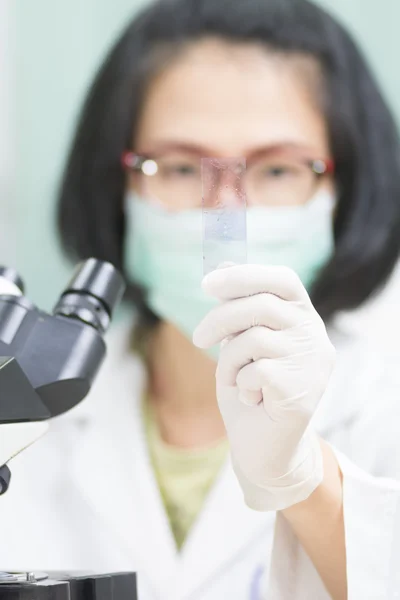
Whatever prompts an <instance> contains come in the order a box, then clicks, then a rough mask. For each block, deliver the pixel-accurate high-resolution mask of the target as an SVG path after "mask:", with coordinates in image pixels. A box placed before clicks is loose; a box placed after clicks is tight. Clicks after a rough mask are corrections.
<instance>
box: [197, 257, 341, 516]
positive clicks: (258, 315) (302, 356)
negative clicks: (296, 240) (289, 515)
mask: <svg viewBox="0 0 400 600" xmlns="http://www.w3.org/2000/svg"><path fill="white" fill-rule="evenodd" d="M203 289H204V290H205V292H206V293H208V294H209V295H211V296H214V297H216V298H218V299H219V300H220V301H221V304H220V305H219V306H217V307H216V308H214V309H213V310H212V311H211V312H210V313H209V314H208V315H207V316H206V318H205V319H204V320H203V321H202V322H201V323H200V325H199V326H198V327H197V329H196V331H195V332H194V336H193V342H194V344H195V345H196V346H198V347H200V348H204V349H205V348H211V347H212V346H214V345H215V344H217V343H220V342H221V343H222V344H221V351H220V356H219V361H218V367H217V372H216V382H217V398H218V403H219V408H220V410H221V413H222V417H223V419H224V423H225V427H226V430H227V435H228V438H229V441H230V446H231V454H232V461H233V466H234V469H235V473H236V475H237V477H238V479H239V483H240V485H241V487H242V489H243V492H244V496H245V501H246V503H247V504H248V506H250V508H253V509H255V510H265V511H268V510H273V511H277V510H283V509H285V508H288V507H289V506H292V505H293V504H297V503H298V502H301V501H303V500H305V499H306V498H308V496H310V495H311V493H312V492H313V491H314V490H315V489H316V488H317V487H318V485H319V484H320V483H321V481H322V478H323V466H322V454H321V448H320V444H319V440H318V438H317V436H316V435H315V434H314V433H313V432H312V431H311V430H310V427H309V423H310V419H311V417H312V416H313V413H314V411H315V409H316V407H317V405H318V403H319V401H320V399H321V397H322V395H323V394H324V392H325V389H326V387H327V384H328V381H329V378H330V375H331V372H332V370H333V366H334V357H335V351H334V348H333V346H332V344H331V342H330V341H329V338H328V336H327V333H326V329H325V325H324V323H323V321H322V319H321V318H320V316H319V315H318V313H317V312H316V310H315V309H314V307H313V305H312V303H311V300H310V298H309V296H308V294H307V292H306V290H305V288H304V287H303V285H302V283H301V281H300V279H299V278H298V276H297V275H296V274H295V273H294V272H293V271H291V270H290V269H287V268H285V267H264V266H259V265H241V266H232V267H228V268H223V269H218V270H216V271H214V272H212V273H210V274H209V275H208V276H207V277H205V278H204V281H203Z"/></svg>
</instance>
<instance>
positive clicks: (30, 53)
mask: <svg viewBox="0 0 400 600" xmlns="http://www.w3.org/2000/svg"><path fill="white" fill-rule="evenodd" d="M1 1H2V0H0V2H1ZM143 4H144V0H14V10H15V12H14V19H15V23H16V31H17V53H16V61H17V62H16V72H17V111H16V112H17V115H16V116H17V125H18V127H17V130H18V131H17V137H18V142H17V143H18V156H17V158H18V181H17V211H18V224H17V229H18V238H19V243H18V259H17V263H18V265H17V266H18V268H19V270H20V272H21V273H22V275H23V278H24V279H25V281H26V283H27V286H28V292H29V295H30V296H31V297H32V298H33V299H34V300H35V301H36V302H38V303H39V304H40V305H41V306H43V308H50V305H52V304H53V301H54V299H55V297H56V294H57V293H58V291H59V290H60V289H61V288H62V286H63V285H64V283H66V278H67V280H68V278H69V276H70V272H71V266H70V265H66V263H65V261H64V260H63V258H62V256H61V253H60V250H59V248H58V244H57V241H56V235H55V231H54V225H53V223H54V196H55V190H56V186H57V182H58V177H59V173H60V167H61V165H62V163H63V159H64V155H65V152H66V149H67V147H68V144H69V141H70V136H71V130H72V125H73V122H74V119H75V117H76V115H77V111H78V107H79V104H80V102H81V99H82V97H83V94H84V92H85V89H86V87H87V84H88V82H89V80H90V79H91V76H92V74H93V71H94V69H95V68H96V67H97V65H98V63H99V61H100V60H101V57H102V56H103V54H104V52H105V51H106V48H107V47H108V46H109V44H110V43H111V42H112V40H113V39H114V38H115V36H116V35H117V32H118V31H119V30H120V29H121V27H123V25H124V23H125V22H126V20H127V19H128V18H129V17H130V16H131V15H132V14H133V13H134V12H135V11H136V10H137V8H138V7H140V6H141V5H143Z"/></svg>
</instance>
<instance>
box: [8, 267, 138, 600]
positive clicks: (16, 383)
mask: <svg viewBox="0 0 400 600" xmlns="http://www.w3.org/2000/svg"><path fill="white" fill-rule="evenodd" d="M0 279H3V280H5V281H6V282H9V283H10V284H11V285H12V286H13V287H14V288H15V289H17V290H19V292H20V293H19V295H18V294H10V295H8V294H7V293H6V294H1V292H0V435H1V429H2V425H11V424H17V423H19V424H24V423H25V424H29V423H32V422H40V421H45V420H48V419H51V418H52V417H56V416H59V415H61V414H63V413H65V412H67V411H68V410H70V409H71V408H73V407H74V406H76V405H77V404H79V403H80V402H81V401H82V400H83V399H84V398H85V396H86V395H87V394H88V392H89V391H90V389H91V386H92V383H93V382H94V379H95V377H96V375H97V373H98V371H99V369H100V367H101V364H102V362H103V359H104V357H105V353H106V346H105V342H104V339H103V336H104V334H105V333H106V331H107V329H108V327H109V324H110V322H111V318H112V314H113V310H114V308H115V307H116V306H117V304H118V303H119V301H120V300H121V298H122V295H123V293H124V290H125V284H124V282H123V279H122V277H121V275H120V274H119V272H118V271H117V270H116V269H115V268H114V267H113V266H112V265H111V264H109V263H104V262H101V261H98V260H95V259H88V260H87V261H85V262H83V263H82V264H81V265H79V266H78V268H77V271H76V273H75V275H74V277H73V278H72V280H71V282H70V284H69V285H68V287H67V288H66V290H65V291H64V292H63V293H62V294H61V296H60V298H59V300H58V302H57V304H56V306H55V308H54V310H53V312H52V314H48V313H46V312H44V311H41V310H39V309H38V308H37V307H36V306H34V305H33V304H32V303H31V302H30V300H28V298H27V297H26V296H24V295H23V283H22V281H21V280H20V278H19V276H18V275H17V273H16V272H15V271H13V270H11V269H8V268H0ZM10 429H11V430H12V428H9V429H8V431H9V430H10ZM20 450H21V451H22V450H23V448H20ZM9 458H12V457H9ZM7 460H8V459H7ZM40 467H41V465H38V469H40ZM10 480H11V473H10V469H9V467H8V465H7V464H3V465H2V464H0V496H1V494H4V493H5V492H6V491H7V489H8V487H9V485H10ZM11 483H12V482H11ZM0 526H1V498H0ZM5 543H6V541H5ZM0 600H137V593H136V576H135V574H134V573H117V574H104V575H93V574H86V575H85V574H79V573H78V574H68V573H58V574H54V573H53V574H52V573H48V574H42V573H26V572H15V573H2V572H0Z"/></svg>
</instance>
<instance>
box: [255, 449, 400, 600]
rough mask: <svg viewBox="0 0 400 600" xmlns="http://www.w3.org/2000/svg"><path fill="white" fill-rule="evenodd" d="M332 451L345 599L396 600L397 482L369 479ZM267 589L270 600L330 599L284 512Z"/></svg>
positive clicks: (399, 585) (399, 579) (399, 580)
mask: <svg viewBox="0 0 400 600" xmlns="http://www.w3.org/2000/svg"><path fill="white" fill-rule="evenodd" d="M334 452H335V455H336V457H337V459H338V462H339V465H340V467H341V470H342V473H343V503H344V520H345V536H346V560H347V579H348V600H359V599H360V598H363V599H364V600H368V599H371V600H374V599H378V598H382V600H383V599H387V600H389V599H390V600H394V599H395V598H400V569H399V564H400V543H399V538H400V483H399V482H397V481H396V480H394V479H387V478H379V477H373V476H372V475H369V474H368V473H366V472H365V471H363V470H362V469H360V468H358V467H357V466H356V465H355V464H353V463H352V462H351V461H350V460H349V459H348V458H346V457H345V456H344V455H343V454H341V453H340V452H338V451H337V450H335V449H334ZM266 587H267V589H266V590H265V592H264V597H265V598H266V599H268V600H309V599H310V598H318V600H328V599H329V598H330V596H329V594H328V593H327V592H326V590H325V588H324V585H323V583H322V580H321V578H320V577H319V575H318V573H317V571H316V569H315V567H314V565H313V564H312V562H311V560H310V559H309V558H308V556H307V554H306V553H305V551H304V550H303V548H302V547H301V545H300V544H299V542H298V541H297V538H296V537H295V535H294V534H293V532H292V530H291V528H290V526H289V525H288V523H287V522H286V521H285V519H284V517H283V516H282V515H278V516H277V519H276V525H275V537H274V546H273V551H272V562H271V570H270V576H269V580H268V583H267V586H266ZM396 594H397V595H396Z"/></svg>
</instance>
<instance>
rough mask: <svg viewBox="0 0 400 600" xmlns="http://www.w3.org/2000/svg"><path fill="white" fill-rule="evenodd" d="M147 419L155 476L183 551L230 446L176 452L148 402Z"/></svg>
mask: <svg viewBox="0 0 400 600" xmlns="http://www.w3.org/2000/svg"><path fill="white" fill-rule="evenodd" d="M144 417H145V426H146V434H147V443H148V447H149V452H150V458H151V462H152V465H153V469H154V473H155V476H156V479H157V483H158V487H159V489H160V493H161V497H162V499H163V502H164V506H165V509H166V512H167V515H168V518H169V521H170V525H171V529H172V532H173V534H174V537H175V541H176V544H177V547H178V548H181V547H182V545H183V543H184V541H185V538H186V536H187V534H188V532H189V530H190V528H191V527H192V525H193V523H194V522H195V520H196V517H197V516H198V514H199V513H200V511H201V508H202V506H203V503H204V501H205V499H206V496H207V494H208V492H209V490H210V488H211V486H212V484H213V483H214V481H215V479H216V477H217V475H218V472H219V471H220V469H221V467H222V465H223V463H224V462H225V460H226V457H227V454H228V442H227V440H223V441H221V442H220V443H219V444H217V445H216V446H213V447H211V448H206V449H200V450H186V449H181V448H175V447H173V446H169V445H168V444H166V443H165V442H164V441H163V440H162V438H161V435H160V432H159V430H158V427H157V423H156V420H155V418H154V415H153V413H152V411H151V409H150V406H149V403H148V402H146V403H145V406H144Z"/></svg>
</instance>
